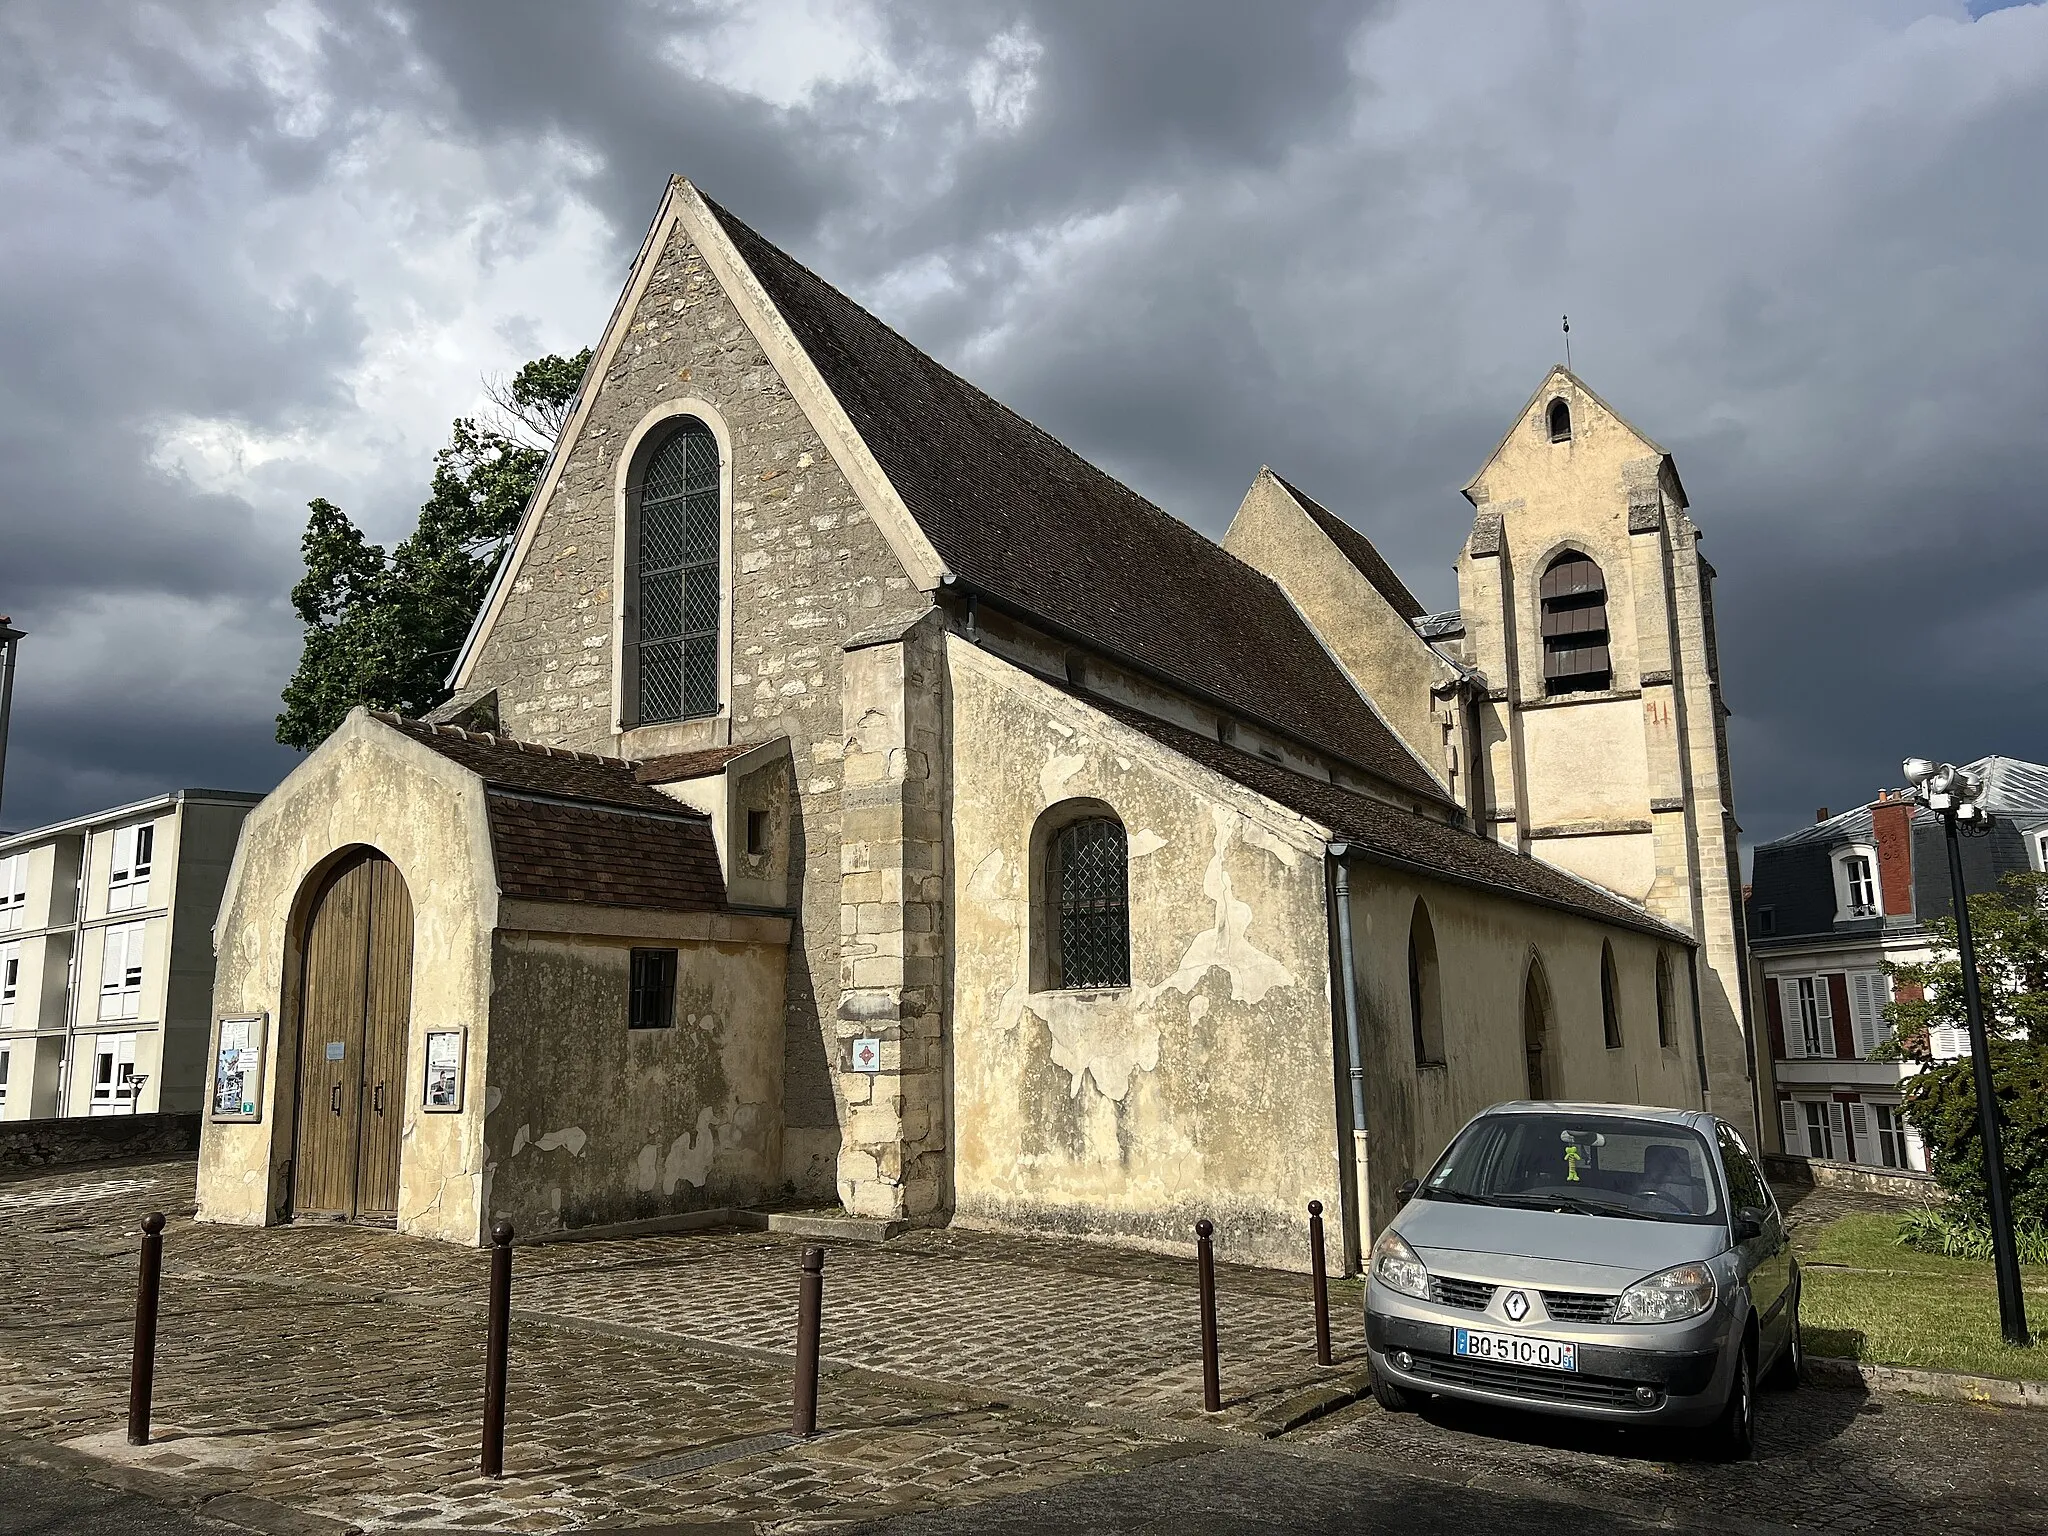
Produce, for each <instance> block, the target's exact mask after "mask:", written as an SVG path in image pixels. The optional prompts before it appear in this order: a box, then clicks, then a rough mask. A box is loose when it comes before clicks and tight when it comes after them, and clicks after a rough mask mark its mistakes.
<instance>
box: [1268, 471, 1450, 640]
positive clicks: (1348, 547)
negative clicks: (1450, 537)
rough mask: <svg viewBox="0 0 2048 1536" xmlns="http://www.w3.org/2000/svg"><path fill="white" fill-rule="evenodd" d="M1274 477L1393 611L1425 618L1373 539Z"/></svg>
mask: <svg viewBox="0 0 2048 1536" xmlns="http://www.w3.org/2000/svg"><path fill="white" fill-rule="evenodd" d="M1273 478H1274V479H1275V480H1278V481H1280V483H1281V484H1282V485H1284V486H1286V487H1287V494H1288V495H1290V496H1292V497H1293V498H1294V499H1295V500H1296V501H1298V502H1300V503H1301V510H1302V511H1304V512H1306V513H1307V514H1308V515H1309V520H1310V521H1311V522H1313V523H1314V524H1315V525H1316V526H1317V527H1318V528H1320V529H1322V530H1323V532H1324V533H1325V534H1327V535H1328V536H1329V539H1330V542H1331V543H1332V544H1334V545H1336V546H1337V548H1338V549H1339V550H1340V551H1342V552H1343V555H1344V558H1345V559H1346V560H1349V561H1350V562H1351V563H1352V564H1353V565H1354V566H1356V567H1357V568H1358V574H1359V575H1361V576H1363V577H1364V578H1365V579H1366V580H1367V581H1369V582H1371V583H1372V584H1373V586H1375V587H1376V588H1378V589H1379V594H1380V596H1381V597H1384V598H1385V599H1386V600H1387V602H1388V603H1389V604H1391V605H1392V607H1393V610H1394V612H1396V613H1398V614H1400V615H1401V617H1402V618H1404V619H1407V620H1409V621H1411V622H1413V621H1414V620H1416V619H1419V618H1421V617H1422V615H1423V613H1424V611H1425V610H1424V608H1423V606H1422V604H1420V603H1418V602H1417V601H1416V600H1415V594H1414V593H1413V592H1410V591H1409V590H1408V585H1407V583H1406V582H1404V581H1402V580H1401V578H1400V577H1398V576H1396V575H1395V574H1394V568H1393V567H1392V566H1391V565H1389V564H1387V562H1386V559H1385V558H1384V557H1383V556H1382V555H1381V554H1380V552H1379V551H1378V550H1377V549H1374V548H1373V544H1372V540H1371V539H1368V538H1367V537H1366V536H1365V535H1364V534H1362V533H1360V532H1359V531H1358V530H1357V529H1356V528H1354V527H1352V526H1351V525H1350V524H1349V523H1347V522H1345V521H1344V519H1343V518H1341V517H1339V516H1337V514H1336V513H1334V512H1332V511H1330V510H1328V509H1327V508H1326V507H1324V506H1323V504H1322V503H1321V502H1319V501H1317V500H1316V499H1315V498H1314V497H1313V496H1310V495H1309V494H1308V493H1307V492H1305V491H1303V490H1302V489H1301V488H1300V487H1299V486H1297V485H1295V484H1294V483H1293V482H1292V481H1290V480H1287V479H1284V478H1283V477H1281V476H1279V475H1275V476H1274V477H1273Z"/></svg>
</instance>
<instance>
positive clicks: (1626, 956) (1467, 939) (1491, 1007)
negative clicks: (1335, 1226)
mask: <svg viewBox="0 0 2048 1536" xmlns="http://www.w3.org/2000/svg"><path fill="white" fill-rule="evenodd" d="M1351 888H1352V894H1351V903H1352V907H1351V910H1352V942H1353V945H1354V946H1355V948H1356V951H1357V960H1358V979H1359V988H1360V1000H1359V1001H1360V1009H1359V1012H1360V1017H1361V1020H1362V1023H1363V1027H1364V1033H1365V1059H1366V1084H1367V1097H1366V1103H1367V1120H1368V1126H1369V1141H1370V1148H1371V1153H1370V1166H1371V1185H1372V1189H1371V1200H1370V1203H1369V1209H1370V1213H1371V1217H1372V1223H1373V1226H1374V1228H1375V1229H1377V1228H1379V1227H1383V1226H1385V1225H1386V1223H1387V1221H1388V1220H1389V1219H1390V1218H1391V1217H1392V1216H1393V1214H1394V1211H1395V1208H1396V1207H1395V1203H1394V1190H1395V1187H1396V1186H1397V1185H1399V1184H1400V1182H1401V1181H1402V1180H1403V1179H1409V1178H1415V1177H1418V1176H1420V1175H1421V1174H1422V1173H1423V1172H1424V1171H1425V1170H1426V1169H1427V1168H1428V1167H1429V1165H1430V1164H1431V1163H1432V1162H1434V1161H1435V1159H1436V1156H1437V1154H1438V1153H1440V1152H1441V1151H1442V1150H1443V1149H1444V1147H1445V1146H1446V1145H1447V1144H1448V1143H1449V1141H1450V1139H1451V1137H1452V1136H1454V1135H1456V1134H1457V1132H1458V1130H1459V1128H1460V1127H1461V1126H1463V1125H1464V1123H1465V1122H1466V1121H1467V1120H1468V1119H1470V1118H1471V1117H1472V1116H1473V1115H1474V1114H1476V1113H1477V1112H1478V1111H1480V1110H1481V1109H1484V1108H1485V1107H1486V1106H1487V1105H1489V1104H1497V1103H1500V1102H1501V1101H1503V1100H1507V1099H1520V1098H1526V1097H1527V1096H1528V1076H1527V1063H1526V1057H1525V1055H1524V1050H1523V1030H1522V997H1523V988H1524V985H1525V982H1526V980H1527V977H1528V974H1529V966H1530V963H1531V960H1532V958H1534V959H1537V960H1540V962H1541V964H1542V967H1543V974H1544V978H1545V980H1546V981H1547V983H1548V986H1549V991H1550V998H1551V1020H1552V1029H1551V1033H1550V1036H1549V1039H1548V1041H1547V1043H1546V1048H1545V1059H1546V1065H1547V1067H1548V1068H1549V1070H1551V1071H1552V1072H1553V1073H1554V1074H1555V1076H1554V1078H1553V1084H1552V1090H1551V1091H1552V1095H1553V1096H1554V1097H1560V1098H1572V1099H1587V1100H1596V1101H1603V1102H1616V1103H1631V1104H1633V1103H1641V1104H1668V1105H1675V1106H1680V1107H1684V1108H1690V1109H1697V1108H1698V1107H1699V1105H1700V1095H1699V1078H1698V1068H1697V1065H1696V1061H1697V1055H1696V1052H1695V1050H1694V1044H1693V1026H1692V995H1691V991H1690V984H1689V982H1688V980H1687V973H1686V969H1685V966H1686V948H1685V946H1683V945H1681V944H1678V943H1676V942H1672V943H1667V944H1660V943H1659V941H1657V940H1655V939H1652V938H1650V937H1649V936H1647V935H1641V934H1635V933H1631V932H1629V931H1627V930H1625V929H1616V928H1609V927H1607V926H1606V925H1604V924H1601V923H1596V922H1592V921H1590V920H1588V919H1584V918H1578V917H1574V916H1572V915H1571V914H1570V913H1566V912H1561V911H1556V910H1553V909H1551V908H1547V907H1542V906H1537V905H1535V904H1533V903H1529V902H1518V901H1508V900H1505V899H1503V898H1501V897H1498V896H1494V895H1492V894H1490V893H1488V892H1486V891H1482V890H1476V889H1473V888H1472V887H1469V886H1462V885H1454V884H1451V883H1449V882H1447V881H1436V880H1430V879H1427V878H1426V877H1422V876H1417V875H1413V874H1410V873H1408V872H1406V871H1396V870H1389V869H1383V868H1379V867H1376V866H1374V865H1371V864H1363V863H1361V864H1355V865H1354V866H1353V869H1352V872H1351ZM1418 899H1419V900H1421V901H1423V902H1425V903H1426V904H1427V908H1428V912H1429V919H1430V926H1431V929H1432V931H1433V933H1434V936H1435V939H1436V951H1437V968H1438V987H1439V996H1440V999H1441V1009H1442V1018H1443V1035H1444V1063H1443V1065H1441V1066H1418V1065H1417V1063H1416V1059H1415V1047H1414V1026H1413V1022H1412V1018H1411V1015H1410V1012H1409V1004H1408V934H1409V928H1410V925H1411V923H1412V922H1413V919H1414V913H1415V906H1416V902H1417V900H1418ZM1603 941H1607V942H1611V943H1612V944H1613V946H1614V962H1615V974H1616V979H1617V981H1618V982H1619V993H1618V1001H1619V1004H1620V1009H1619V1012H1620V1017H1621V1037H1622V1046H1621V1049H1619V1050H1610V1049H1608V1048H1607V1045H1606V1035H1605V1031H1604V1026H1603V1022H1602V1017H1601V1007H1600V955H1601V944H1602V942H1603ZM1660 948H1661V949H1662V950H1663V951H1664V952H1665V953H1666V954H1667V955H1668V957H1669V961H1670V965H1671V977H1672V988H1671V992H1672V1003H1673V1009H1674V1012H1673V1018H1672V1039H1673V1043H1672V1045H1671V1046H1670V1047H1669V1048H1664V1047H1660V1046H1659V1045H1658V1043H1657V954H1658V951H1659V950H1660Z"/></svg>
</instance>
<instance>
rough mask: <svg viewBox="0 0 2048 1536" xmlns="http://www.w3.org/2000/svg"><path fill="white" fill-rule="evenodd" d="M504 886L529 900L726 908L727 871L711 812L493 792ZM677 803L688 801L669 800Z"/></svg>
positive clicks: (494, 833) (488, 800)
mask: <svg viewBox="0 0 2048 1536" xmlns="http://www.w3.org/2000/svg"><path fill="white" fill-rule="evenodd" d="M484 800H485V804H486V806H487V807H488V809H489V812H490V820H491V848H492V852H493V853H494V854H495V855H496V858H497V864H498V889H499V891H500V892H501V893H503V894H504V895H506V896H508V897H512V898H515V899H524V900H528V901H576V902H586V903H589V904H591V905H594V906H601V907H656V908H659V909H661V910H662V911H666V912H719V911H723V910H724V908H725V876H724V875H723V874H722V873H721V872H720V870H719V867H718V848H717V845H716V844H715V843H714V842H713V841H712V837H711V824H710V822H709V820H708V819H706V818H704V817H692V816H688V815H670V816H649V815H641V814H638V813H635V812H631V811H614V810H606V809H602V808H600V807H597V806H593V805H568V804H564V803H563V802H561V801H558V800H531V799H528V798H526V797H525V796H522V795H509V794H498V793H489V792H487V793H486V795H485V797H484ZM669 808H670V810H672V811H680V810H681V809H682V808H681V807H679V806H676V805H675V804H674V803H673V802H671V803H670V807H669Z"/></svg>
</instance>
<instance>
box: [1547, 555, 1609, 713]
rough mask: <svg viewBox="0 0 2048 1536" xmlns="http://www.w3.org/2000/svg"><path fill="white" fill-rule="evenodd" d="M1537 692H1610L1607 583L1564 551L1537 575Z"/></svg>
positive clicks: (1585, 559)
mask: <svg viewBox="0 0 2048 1536" xmlns="http://www.w3.org/2000/svg"><path fill="white" fill-rule="evenodd" d="M1542 611H1543V691H1544V692H1545V693H1546V694H1550V695H1553V696H1555V695H1557V694H1561V693H1602V692H1605V691H1606V690H1607V689H1608V688H1610V687H1611V686H1613V679H1614V670H1613V668H1614V664H1613V661H1612V659H1611V658H1610V656H1609V654H1608V650H1607V578H1606V577H1604V576H1602V575H1601V574H1600V567H1599V566H1598V565H1596V564H1594V562H1593V561H1592V559H1591V558H1590V557H1589V556H1586V555H1583V554H1580V553H1579V552H1578V551H1577V550H1575V549H1568V550H1566V551H1565V552H1564V553H1563V554H1561V555H1559V556H1558V557H1557V558H1556V559H1555V560H1553V561H1551V562H1550V564H1549V566H1548V567H1547V568H1546V569H1545V570H1544V572H1543V585H1542Z"/></svg>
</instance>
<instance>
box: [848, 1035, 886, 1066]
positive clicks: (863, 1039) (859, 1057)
mask: <svg viewBox="0 0 2048 1536" xmlns="http://www.w3.org/2000/svg"><path fill="white" fill-rule="evenodd" d="M853 1070H854V1071H856V1072H879V1071H881V1070H882V1042H881V1041H879V1040H877V1039H876V1038H875V1037H874V1036H873V1035H862V1036H860V1037H859V1038H858V1039H857V1040H855V1041H854V1042H853Z"/></svg>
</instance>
